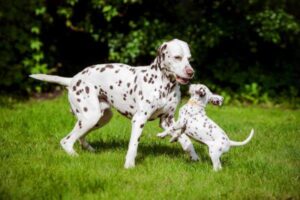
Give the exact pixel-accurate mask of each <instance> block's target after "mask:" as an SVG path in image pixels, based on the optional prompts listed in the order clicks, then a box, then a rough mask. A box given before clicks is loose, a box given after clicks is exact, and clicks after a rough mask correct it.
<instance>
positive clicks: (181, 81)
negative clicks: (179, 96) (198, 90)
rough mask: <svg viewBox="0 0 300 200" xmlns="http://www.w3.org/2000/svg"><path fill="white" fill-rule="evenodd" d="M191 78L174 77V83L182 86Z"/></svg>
mask: <svg viewBox="0 0 300 200" xmlns="http://www.w3.org/2000/svg"><path fill="white" fill-rule="evenodd" d="M190 80H191V78H184V77H181V76H178V75H176V81H177V82H178V83H180V84H182V85H186V84H188V83H189V82H190Z"/></svg>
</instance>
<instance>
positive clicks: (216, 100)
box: [209, 94, 224, 106]
mask: <svg viewBox="0 0 300 200" xmlns="http://www.w3.org/2000/svg"><path fill="white" fill-rule="evenodd" d="M223 100H224V98H223V97H222V96H220V95H217V94H213V95H211V97H210V99H209V102H210V103H212V104H213V105H216V106H221V105H222V104H223Z"/></svg>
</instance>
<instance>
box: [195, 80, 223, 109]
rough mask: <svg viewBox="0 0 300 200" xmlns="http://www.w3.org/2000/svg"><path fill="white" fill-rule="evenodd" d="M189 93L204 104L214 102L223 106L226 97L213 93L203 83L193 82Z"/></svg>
mask: <svg viewBox="0 0 300 200" xmlns="http://www.w3.org/2000/svg"><path fill="white" fill-rule="evenodd" d="M189 93H190V95H191V97H192V98H194V99H196V100H197V101H200V103H201V104H202V105H206V104H207V103H209V102H210V103H212V104H213V105H219V106H221V105H222V103H223V100H224V98H223V97H222V96H220V95H217V94H213V93H212V92H211V91H210V90H209V89H208V87H206V86H205V85H202V84H192V85H190V88H189Z"/></svg>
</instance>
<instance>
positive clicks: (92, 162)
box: [0, 96, 300, 199]
mask: <svg viewBox="0 0 300 200" xmlns="http://www.w3.org/2000/svg"><path fill="white" fill-rule="evenodd" d="M207 109H208V111H207V112H208V115H209V116H210V117H211V118H212V119H214V120H215V121H216V122H217V123H218V124H219V125H220V126H221V127H223V128H224V130H226V132H227V133H228V135H229V137H230V138H231V139H234V140H243V139H245V138H246V137H247V136H248V134H249V132H250V130H251V128H252V127H253V128H254V129H255V135H254V137H253V139H252V141H251V142H250V143H249V144H247V145H246V146H244V147H236V148H232V149H231V150H230V151H229V152H228V153H227V154H224V155H223V157H222V164H223V170H222V171H220V172H217V173H216V172H214V171H213V170H212V164H211V162H210V159H209V157H208V154H207V148H206V146H204V145H203V144H199V143H194V144H195V148H196V151H197V152H198V154H199V155H200V157H201V161H200V162H195V163H193V162H191V161H189V158H188V156H187V155H186V154H185V153H183V151H182V150H181V147H180V146H179V144H178V143H175V144H170V143H169V142H168V139H164V140H161V139H158V138H156V133H158V132H160V131H161V129H160V128H159V126H158V121H154V122H151V123H148V124H147V125H146V126H145V129H144V133H143V137H142V138H141V142H140V145H139V150H138V157H137V160H136V164H137V166H136V168H134V169H130V170H125V169H124V168H123V164H124V159H125V155H126V150H127V146H128V141H129V138H130V121H129V120H128V119H126V118H124V117H123V116H120V115H119V114H117V113H114V117H113V119H112V121H111V122H110V123H109V124H108V125H107V126H105V127H104V128H103V129H100V130H96V131H94V132H92V133H91V134H90V135H89V136H88V140H89V141H90V142H91V143H92V144H93V146H94V147H96V148H97V152H96V153H89V152H86V151H83V150H81V149H80V147H79V146H78V145H76V147H75V148H76V150H77V151H78V152H79V154H80V156H79V157H70V156H68V155H67V154H66V153H65V152H64V151H63V150H62V149H61V148H60V146H59V141H60V139H61V138H62V137H64V136H65V135H66V134H67V133H68V132H69V131H70V130H71V129H72V127H73V124H74V122H75V119H74V117H73V116H72V115H71V114H70V112H69V106H68V103H67V100H66V97H65V96H62V97H59V98H57V99H55V100H47V101H37V100H32V101H29V102H23V103H19V104H13V105H10V106H6V107H5V106H4V107H2V108H0V144H1V150H0V159H1V165H0V180H1V182H0V199H299V198H300V180H299V177H300V111H299V110H283V109H278V108H274V109H270V108H268V109H264V108H258V107H255V108H254V107H251V106H249V107H233V106H228V105H225V106H223V107H221V108H218V107H212V106H209V107H208V108H207Z"/></svg>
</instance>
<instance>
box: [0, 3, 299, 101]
mask: <svg viewBox="0 0 300 200" xmlns="http://www.w3.org/2000/svg"><path fill="white" fill-rule="evenodd" d="M0 5H1V12H0V19H1V23H2V24H3V25H2V28H1V30H0V33H1V34H0V37H1V40H2V41H3V42H2V43H1V45H0V47H1V48H0V59H1V61H2V62H1V63H0V69H1V71H2V74H1V82H0V86H4V87H5V88H6V90H9V89H10V88H14V89H18V90H26V88H27V90H28V92H30V90H29V88H34V87H36V86H32V84H33V83H35V82H33V81H29V80H28V79H27V75H28V74H30V73H53V72H55V71H56V73H59V74H61V75H66V76H70V75H74V73H76V72H78V71H80V70H81V69H82V68H83V67H85V66H87V65H90V64H94V63H103V62H125V63H129V64H135V65H145V64H148V63H150V62H151V60H153V58H154V56H155V55H156V49H157V48H158V47H159V45H160V44H161V43H162V42H163V41H166V40H169V39H172V38H179V39H182V40H185V41H187V42H188V44H189V45H190V47H191V52H192V55H193V63H192V65H193V67H194V68H195V69H196V72H197V74H196V79H197V81H200V82H203V83H214V84H215V85H218V87H219V88H224V89H225V90H226V91H225V92H226V93H228V94H230V93H231V92H233V93H237V94H241V95H238V99H242V100H246V101H247V102H251V103H256V100H254V99H253V98H254V96H255V95H256V96H259V97H262V96H263V98H264V100H258V102H268V101H269V99H272V98H273V97H278V91H282V92H280V95H279V96H285V97H289V96H291V95H292V96H293V97H295V96H294V95H295V94H296V97H299V93H298V92H294V90H290V89H289V88H290V87H291V86H295V88H298V87H297V86H298V85H300V77H299V74H300V71H299V70H300V68H299V67H298V66H299V55H300V50H299V49H300V48H299V47H300V37H299V35H300V25H299V14H298V9H296V8H299V6H300V3H299V1H295V0H288V1H285V0H276V1H273V0H266V1H258V0H249V1H237V0H229V1H221V0H216V1H209V0H204V1H192V0H187V1H177V0H176V1H171V0H167V1H163V2H160V3H159V4H158V3H153V1H150V0H112V1H105V0H89V1H84V0H66V1H49V2H47V3H46V2H45V1H33V0H30V1H26V2H24V1H21V0H16V1H13V2H12V1H8V0H4V1H2V2H1V3H0ZM28 13H30V14H28ZM57 66H63V67H61V68H58V67H57ZM253 82H254V83H255V84H257V86H259V87H258V88H259V95H258V94H254V93H253V91H252V89H249V88H248V86H247V85H251V84H252V83H253ZM250 88H252V86H251V87H250ZM247 92H250V93H251V94H246V93H247ZM296 97H295V98H296Z"/></svg>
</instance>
